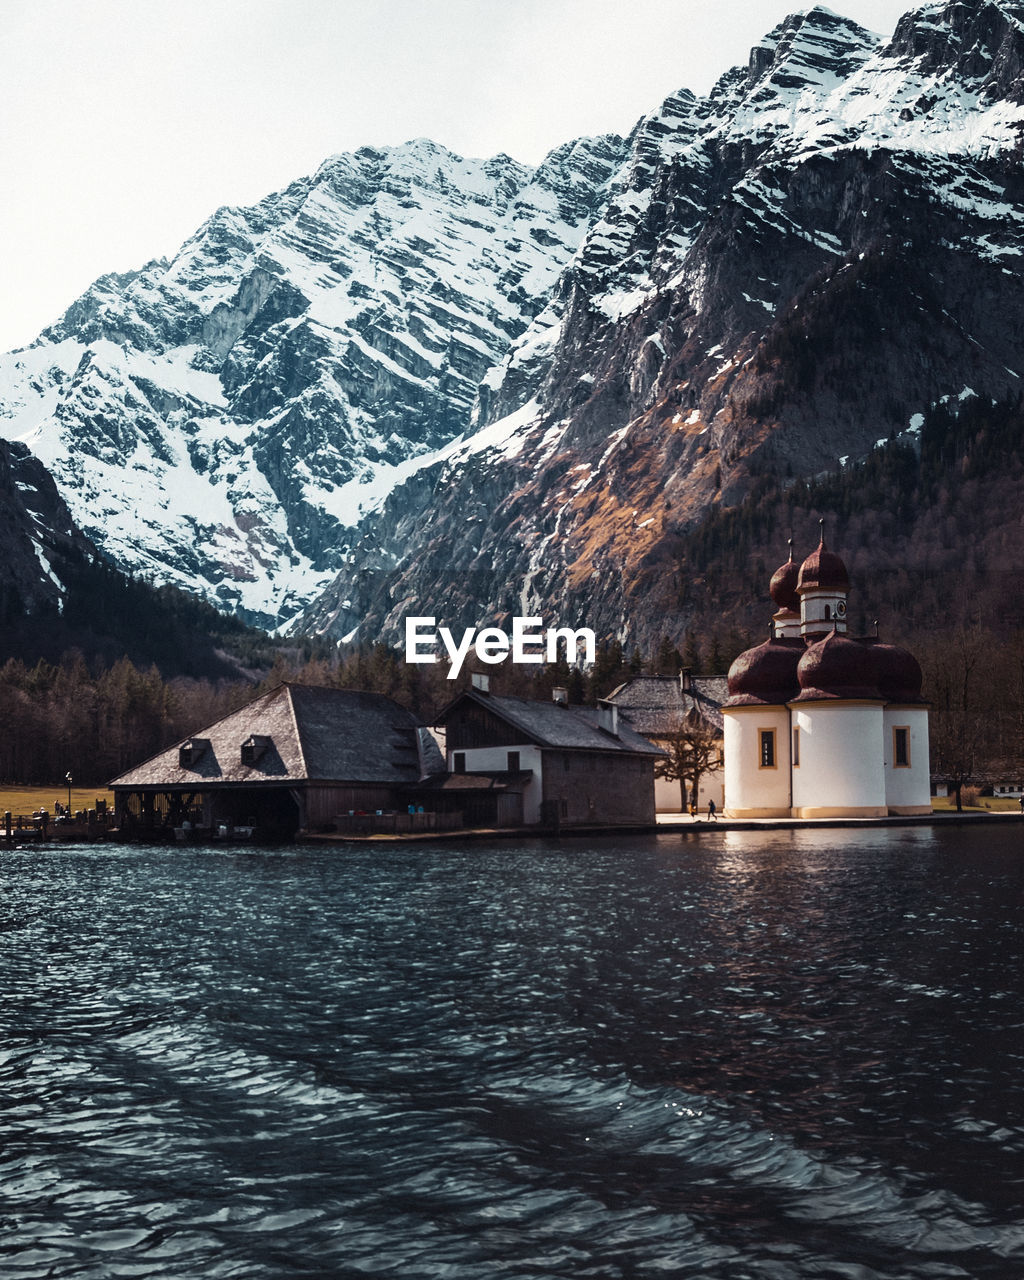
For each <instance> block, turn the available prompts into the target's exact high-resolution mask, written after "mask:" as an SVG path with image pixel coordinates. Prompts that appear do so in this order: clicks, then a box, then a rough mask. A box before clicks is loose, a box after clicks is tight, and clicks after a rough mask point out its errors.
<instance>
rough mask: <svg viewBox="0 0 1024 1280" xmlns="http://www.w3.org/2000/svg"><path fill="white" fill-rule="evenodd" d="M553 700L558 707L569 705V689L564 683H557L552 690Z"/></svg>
mask: <svg viewBox="0 0 1024 1280" xmlns="http://www.w3.org/2000/svg"><path fill="white" fill-rule="evenodd" d="M551 701H552V702H553V703H554V704H555V705H556V706H558V707H567V706H568V705H569V690H568V689H566V688H564V687H563V686H562V685H560V684H559V685H555V687H554V688H553V689H552V690H551Z"/></svg>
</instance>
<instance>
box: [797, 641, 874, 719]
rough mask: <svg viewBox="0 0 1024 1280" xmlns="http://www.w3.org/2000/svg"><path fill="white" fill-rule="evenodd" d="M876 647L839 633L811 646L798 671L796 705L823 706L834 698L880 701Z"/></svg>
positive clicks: (801, 660)
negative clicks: (812, 703)
mask: <svg viewBox="0 0 1024 1280" xmlns="http://www.w3.org/2000/svg"><path fill="white" fill-rule="evenodd" d="M873 647H874V646H872V645H870V644H867V643H865V642H864V641H863V640H851V639H849V638H848V637H847V636H844V635H840V634H839V633H838V632H837V631H832V632H830V633H829V634H828V635H827V636H826V637H825V638H824V639H823V640H819V641H817V643H815V644H812V645H809V646H808V648H807V650H806V652H805V653H804V656H803V657H802V658H801V659H800V666H799V668H798V669H797V679H798V680H799V682H800V694H799V696H798V697H797V698H796V699H794V701H796V702H820V701H822V700H823V699H831V698H870V699H872V700H873V701H881V700H882V694H881V692H880V690H879V688H878V674H877V669H876V666H875V660H874V656H873V654H872V649H873Z"/></svg>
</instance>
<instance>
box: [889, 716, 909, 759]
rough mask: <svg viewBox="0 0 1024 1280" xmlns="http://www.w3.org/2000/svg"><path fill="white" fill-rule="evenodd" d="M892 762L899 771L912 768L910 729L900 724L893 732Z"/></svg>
mask: <svg viewBox="0 0 1024 1280" xmlns="http://www.w3.org/2000/svg"><path fill="white" fill-rule="evenodd" d="M892 762H893V764H894V765H895V767H896V768H897V769H909V768H910V728H909V726H907V725H902V724H898V725H896V726H895V727H894V728H893V731H892Z"/></svg>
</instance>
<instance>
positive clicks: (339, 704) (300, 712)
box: [110, 684, 421, 789]
mask: <svg viewBox="0 0 1024 1280" xmlns="http://www.w3.org/2000/svg"><path fill="white" fill-rule="evenodd" d="M419 727H420V721H419V720H417V718H416V717H415V716H414V715H413V714H412V712H411V711H406V709H405V708H404V707H400V706H399V705H398V703H397V702H393V701H392V700H391V699H390V698H386V697H385V696H384V695H383V694H379V693H362V692H359V691H356V690H351V689H324V688H315V687H313V686H311V685H300V684H282V685H278V686H277V688H276V689H272V690H271V691H270V692H269V693H265V694H263V696H262V697H259V698H256V699H254V700H253V701H252V702H250V703H247V704H246V706H244V707H242V708H241V709H240V710H239V711H235V712H233V713H232V714H231V715H229V716H225V717H224V718H223V719H222V720H218V721H217V722H216V723H215V724H212V725H209V726H207V727H206V728H203V729H200V730H198V732H197V733H196V734H195V735H194V737H193V738H187V739H184V740H183V742H189V741H194V740H196V739H205V740H207V742H208V744H209V745H208V746H207V747H206V749H205V750H204V751H203V752H202V753H201V755H199V758H198V759H197V760H196V761H195V763H194V765H193V766H192V767H191V768H189V767H184V768H183V767H182V766H181V764H180V763H179V754H178V752H179V747H180V746H181V745H182V744H181V743H179V744H176V745H175V746H173V747H171V748H170V749H169V750H167V751H162V752H161V753H160V754H159V755H156V756H153V757H152V759H150V760H147V761H146V762H145V763H144V764H141V765H139V766H138V767H137V768H135V769H129V770H128V772H127V773H123V774H121V776H120V777H119V778H115V779H114V781H113V782H112V783H111V784H110V785H111V786H112V787H152V786H166V787H188V786H194V787H195V788H196V789H200V788H202V787H204V786H208V785H210V784H211V783H213V784H217V783H220V784H224V783H235V784H238V783H244V784H246V785H254V784H260V783H262V784H272V783H288V782H307V781H334V782H367V783H371V782H376V783H393V782H394V783H397V782H415V781H417V780H418V779H419V777H420V775H421V769H420V755H421V748H420V742H419V735H418V732H417V731H418V729H419ZM251 734H261V735H263V736H265V737H266V738H269V739H270V742H269V745H268V746H267V749H266V750H265V751H264V752H263V753H262V754H261V755H259V758H258V759H257V760H256V761H255V762H254V763H253V764H249V765H246V764H243V763H242V760H241V747H242V743H243V742H245V741H246V739H247V738H249V736H250V735H251Z"/></svg>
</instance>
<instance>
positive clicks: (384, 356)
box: [0, 137, 625, 626]
mask: <svg viewBox="0 0 1024 1280" xmlns="http://www.w3.org/2000/svg"><path fill="white" fill-rule="evenodd" d="M624 147H625V144H624V143H623V141H622V140H621V139H619V138H611V137H610V138H603V139H597V140H593V141H590V140H584V141H578V142H574V143H570V144H567V145H565V146H563V147H561V148H559V149H557V150H556V151H554V152H552V153H551V155H549V156H548V157H547V158H546V160H545V161H544V162H543V164H541V165H540V166H539V167H537V168H535V169H534V168H528V167H526V166H523V165H520V164H517V163H516V162H514V161H512V160H510V159H509V158H508V157H507V156H498V157H496V158H494V159H491V160H485V161H478V160H464V159H462V158H461V157H458V156H455V155H453V154H452V153H450V152H448V151H446V150H445V149H444V148H442V147H439V146H437V145H435V144H434V143H431V142H427V141H418V142H412V143H409V144H407V145H406V146H402V147H395V148H384V149H371V148H364V149H362V150H360V151H358V152H356V153H355V154H353V155H339V156H335V157H333V158H332V159H330V160H328V161H327V162H326V163H325V164H324V165H322V166H321V168H320V169H319V170H318V172H317V173H315V174H314V175H312V176H311V177H309V178H305V179H302V180H300V181H298V182H296V183H294V184H292V185H291V186H290V187H288V188H287V189H286V190H285V191H282V192H278V193H276V194H274V195H272V196H269V197H268V198H267V199H265V200H263V201H262V202H261V203H260V204H258V205H256V206H255V207H253V208H248V209H227V208H225V209H221V210H219V211H218V212H217V213H216V214H214V216H213V217H212V218H211V219H210V220H209V221H208V222H207V223H206V224H205V225H204V226H203V227H201V228H200V229H199V231H198V232H197V233H196V235H195V236H193V237H192V239H190V240H189V241H188V242H187V243H186V244H185V245H184V246H183V247H182V248H181V250H180V251H179V253H178V254H177V255H176V256H175V257H174V259H173V261H170V262H166V261H160V262H152V263H150V264H148V265H147V266H146V267H144V268H143V269H142V270H141V271H138V272H135V273H130V274H127V275H111V276H107V277H104V278H103V279H101V280H98V281H97V282H96V283H95V284H94V285H93V286H92V288H91V289H90V290H89V291H88V292H87V293H86V294H85V295H84V296H83V297H81V298H80V299H78V300H77V301H76V302H75V303H74V304H73V305H72V306H71V307H70V308H69V309H68V311H67V312H66V314H65V315H64V316H63V318H62V319H61V320H60V321H59V322H58V323H57V324H55V325H54V326H52V327H51V328H50V329H48V330H47V331H46V332H45V333H44V334H42V335H41V337H40V338H39V340H38V341H37V342H35V343H34V344H33V345H32V346H31V347H29V348H27V349H25V350H22V351H17V352H13V353H11V354H10V355H8V356H6V357H4V358H3V359H2V360H0V433H2V434H3V435H4V436H6V437H7V438H9V439H14V438H17V439H21V440H23V441H24V442H25V443H26V444H28V445H29V447H30V448H31V449H32V451H33V453H34V454H35V455H36V456H37V457H38V458H39V459H40V460H41V461H42V462H44V463H45V465H46V466H47V467H48V468H49V470H50V471H51V473H52V474H53V476H54V478H55V479H56V481H57V484H58V486H59V487H60V490H61V492H62V493H63V495H64V497H65V499H66V500H67V502H68V505H69V507H70V508H71V510H72V512H73V514H74V516H75V518H76V519H77V521H78V522H79V524H80V525H81V526H82V528H83V529H84V530H85V531H86V533H87V534H88V535H89V536H90V537H91V538H92V539H93V540H94V541H95V543H96V544H97V546H99V547H100V548H101V549H102V550H103V551H105V552H106V553H107V554H108V555H109V556H110V557H111V558H112V559H113V560H114V561H115V562H116V563H117V564H119V565H120V566H122V567H123V568H127V569H130V570H133V571H136V572H142V573H145V574H147V575H148V576H151V577H153V578H154V579H155V580H156V581H160V582H171V583H175V584H178V585H181V586H185V587H188V588H190V589H192V590H196V591H199V592H200V593H201V594H205V595H206V596H207V597H208V598H210V599H212V600H213V601H215V602H216V603H218V604H219V605H220V606H221V607H222V608H224V609H227V610H233V611H236V612H238V613H240V614H242V615H243V616H245V617H247V618H249V619H252V620H257V621H260V622H262V623H264V624H265V625H270V626H276V625H279V624H280V623H282V622H283V621H285V620H287V619H288V618H290V617H292V616H293V615H294V614H295V613H296V611H297V610H298V609H299V608H300V606H301V605H302V604H304V603H306V602H307V601H308V600H309V598H310V596H311V595H312V594H315V592H316V590H317V588H318V587H319V586H322V585H323V584H324V583H325V582H326V581H327V580H328V579H329V578H330V577H331V576H333V573H334V572H336V571H337V569H338V568H339V567H340V565H342V564H343V563H344V557H345V554H346V550H347V544H348V542H349V540H350V539H349V534H348V532H347V530H348V529H349V528H350V527H351V526H352V525H354V524H355V523H356V522H357V521H358V519H359V517H360V514H361V511H362V509H363V507H364V506H366V507H369V506H371V505H373V503H374V502H375V501H376V500H377V499H378V498H379V497H380V496H381V495H382V494H384V493H386V492H387V491H388V490H389V489H390V487H392V486H393V484H394V483H395V481H396V479H398V478H401V476H402V475H403V469H407V468H408V467H409V466H410V464H414V463H415V460H416V459H417V458H418V457H420V456H422V455H424V454H426V453H428V452H430V451H431V450H435V449H437V448H438V447H439V446H441V445H443V444H445V443H447V442H448V441H450V440H451V439H453V438H454V437H456V436H458V435H459V434H460V432H462V431H464V430H465V429H466V428H467V426H468V423H469V415H470V410H471V407H472V405H473V402H474V397H475V394H476V389H477V386H478V384H479V383H480V381H481V379H482V378H483V377H484V375H485V374H486V373H487V371H488V370H489V369H490V368H491V367H492V366H493V365H494V364H495V363H496V362H497V361H499V360H500V359H501V357H502V356H503V355H504V353H505V351H506V350H507V349H508V347H509V344H510V343H511V342H512V341H514V340H515V339H516V338H517V337H518V336H520V334H521V333H522V332H523V331H524V329H525V328H526V326H527V325H528V324H529V322H530V321H531V320H532V318H533V317H534V315H535V314H536V313H537V312H538V310H539V309H540V308H541V307H542V306H543V304H544V301H545V299H546V298H547V296H548V295H549V293H550V291H551V288H552V285H553V283H554V281H555V280H556V279H557V277H558V274H559V272H560V271H561V270H562V268H563V267H564V266H565V264H566V262H567V261H568V260H569V258H570V257H571V255H572V253H573V252H574V251H575V249H576V248H577V247H578V245H579V243H580V240H581V238H582V236H583V234H584V233H585V231H586V230H587V228H588V227H589V225H590V223H591V221H592V220H593V216H594V212H595V210H596V209H597V208H598V207H599V206H600V205H601V203H602V202H603V198H604V188H605V184H606V182H607V180H608V178H609V176H610V175H611V173H612V172H613V171H614V170H615V169H617V167H618V165H619V164H620V162H621V160H622V157H623V155H624Z"/></svg>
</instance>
